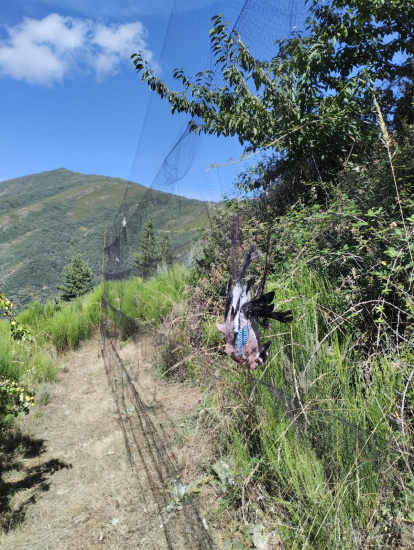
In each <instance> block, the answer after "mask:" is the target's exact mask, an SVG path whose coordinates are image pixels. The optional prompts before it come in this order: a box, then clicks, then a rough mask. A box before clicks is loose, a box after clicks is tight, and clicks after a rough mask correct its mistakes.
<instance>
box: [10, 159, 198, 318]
mask: <svg viewBox="0 0 414 550" xmlns="http://www.w3.org/2000/svg"><path fill="white" fill-rule="evenodd" d="M126 185H127V182H126V181H125V180H122V179H118V178H110V177H106V176H95V175H84V174H79V173H77V172H70V171H69V170H65V169H64V168H61V169H58V170H52V171H50V172H42V173H40V174H34V175H30V176H24V177H21V178H16V179H12V180H7V181H3V182H0V266H1V267H0V290H1V291H2V292H5V293H6V294H7V295H8V296H9V297H10V298H11V299H12V301H13V302H14V303H15V305H16V306H17V307H18V308H21V307H24V306H25V305H27V303H28V302H30V301H31V300H32V299H34V298H35V299H38V300H41V301H45V300H46V299H49V298H52V297H54V296H58V295H59V291H58V290H57V289H56V285H57V284H59V283H61V282H62V270H63V268H64V266H65V265H67V264H68V263H70V261H71V259H72V258H73V256H74V255H75V254H77V253H80V254H82V257H83V259H84V260H87V261H88V262H89V265H90V267H91V269H92V271H93V273H94V284H97V283H98V282H99V281H100V272H101V262H102V246H103V235H104V228H105V225H110V224H111V223H112V221H113V219H114V217H115V214H116V213H117V211H118V209H119V206H120V204H121V201H122V198H123V195H124V192H125V188H126ZM147 191H148V189H147V188H146V187H144V186H143V185H138V184H134V185H132V186H130V187H129V190H128V200H129V202H130V201H131V200H132V201H133V202H134V203H135V201H136V205H139V203H140V201H141V200H142V198H143V197H144V195H145V194H146V193H147ZM163 196H165V194H163ZM162 202H163V203H165V201H162ZM151 215H152V217H153V219H154V225H155V228H156V229H157V231H159V232H160V233H162V234H165V233H166V232H168V233H169V234H170V236H171V240H172V242H173V243H174V244H175V245H179V244H182V243H184V242H186V241H188V240H189V239H191V238H194V236H195V235H196V230H197V228H199V227H200V226H202V225H203V223H204V222H205V220H206V208H205V203H203V202H201V201H197V200H193V199H185V198H180V214H179V217H175V219H172V216H171V213H170V212H168V211H167V208H166V207H161V208H156V207H153V208H152V212H151ZM136 245H137V249H138V246H139V239H138V242H137V243H136Z"/></svg>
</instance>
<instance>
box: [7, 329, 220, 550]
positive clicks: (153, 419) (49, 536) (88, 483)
mask: <svg viewBox="0 0 414 550" xmlns="http://www.w3.org/2000/svg"><path fill="white" fill-rule="evenodd" d="M115 355H119V357H121V358H122V362H121V364H120V365H121V366H119V365H118V366H114V363H113V362H110V363H109V364H110V365H112V366H110V367H109V368H108V364H107V365H106V368H105V364H104V361H103V359H102V357H100V358H98V346H97V344H96V343H89V344H87V345H85V347H83V348H82V349H81V350H79V351H77V352H73V353H72V354H71V356H70V357H69V359H68V361H67V364H66V366H65V368H64V369H63V371H62V373H61V374H60V375H59V377H58V381H57V383H56V384H53V385H52V386H51V391H50V397H49V399H48V403H47V404H46V405H44V406H42V405H38V407H37V408H36V409H34V410H33V411H32V412H31V414H30V415H29V416H28V417H27V418H25V419H24V421H23V428H22V431H23V433H25V434H26V436H25V438H24V440H22V445H21V451H22V454H21V456H20V458H19V461H18V462H14V463H13V464H11V465H9V467H8V468H6V470H7V471H6V472H3V485H4V486H5V488H6V489H7V492H8V494H9V495H13V498H12V501H11V506H10V510H9V521H10V525H13V524H14V525H13V528H10V529H9V530H8V531H6V532H4V533H3V534H2V535H0V548H1V549H2V550H24V549H30V550H35V549H50V550H52V549H53V550H66V549H71V550H72V549H76V550H77V549H81V550H83V549H85V550H87V549H92V548H101V547H102V548H111V549H123V550H128V549H132V548H134V549H136V548H142V549H144V548H145V549H148V550H152V549H153V550H163V549H164V548H166V549H168V550H169V549H175V548H177V549H181V548H182V549H183V550H184V549H187V548H188V549H191V548H194V549H198V548H200V549H204V548H206V549H207V548H213V546H212V542H211V539H210V537H209V532H208V531H206V529H205V527H206V525H207V524H206V521H205V519H204V517H203V514H202V512H200V511H199V510H198V508H196V505H195V504H196V503H195V502H194V499H193V498H191V499H189V500H188V501H187V499H186V498H184V499H183V498H182V492H183V490H184V489H186V490H187V489H188V485H185V484H186V483H187V480H191V481H192V482H193V486H194V480H197V479H200V476H202V475H203V472H202V470H201V469H200V459H201V458H203V460H205V461H208V460H209V457H208V444H207V443H206V441H204V440H203V441H201V439H200V437H202V436H201V434H200V432H199V431H198V430H197V429H192V430H190V432H189V431H188V430H187V431H185V430H184V429H182V430H181V432H180V428H179V427H180V426H181V427H182V426H184V428H185V427H186V426H187V419H188V418H191V417H194V411H196V410H197V407H199V406H200V402H201V399H202V398H201V395H200V393H199V390H198V389H197V388H194V387H191V386H187V385H182V384H180V385H178V384H174V383H166V382H163V381H161V380H160V379H158V378H156V377H155V376H154V370H153V367H152V361H153V349H152V346H151V344H150V342H149V340H148V338H144V339H142V341H141V343H140V344H139V345H135V344H128V345H126V346H124V347H123V349H121V350H115ZM106 371H107V372H106ZM175 428H178V432H177V430H176V429H175ZM200 449H203V453H202V454H204V456H203V457H201V456H200ZM177 472H178V476H179V477H178V476H177ZM184 480H186V481H184ZM204 501H205V505H206V506H207V507H208V505H209V504H211V503H209V502H207V501H208V497H207V501H206V499H205V498H204ZM199 502H200V499H199V500H198V503H199Z"/></svg>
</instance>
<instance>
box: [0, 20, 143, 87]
mask: <svg viewBox="0 0 414 550" xmlns="http://www.w3.org/2000/svg"><path fill="white" fill-rule="evenodd" d="M6 33H7V36H6V37H5V38H1V37H0V76H1V77H9V78H13V79H16V80H26V81H28V82H30V83H32V84H40V85H51V84H54V83H56V82H62V81H63V80H64V79H65V78H69V77H71V76H74V75H76V74H79V73H90V74H93V75H95V77H96V78H98V79H103V78H105V77H107V76H109V75H113V74H115V73H117V72H118V71H119V70H120V67H121V66H122V64H128V63H129V64H131V62H130V56H131V54H132V53H136V52H137V51H139V50H141V51H143V53H144V57H145V58H146V59H151V52H150V51H148V50H147V49H146V41H145V40H146V35H147V31H146V29H145V27H144V26H143V25H142V23H140V22H139V21H136V22H134V23H126V24H123V25H111V26H105V25H102V24H98V23H95V22H93V21H91V20H89V19H80V18H74V17H63V16H61V15H58V14H56V13H54V14H50V15H48V16H47V17H45V18H44V19H40V20H38V19H29V18H25V19H24V20H23V21H22V23H20V24H19V25H16V26H15V27H6ZM131 66H132V65H131Z"/></svg>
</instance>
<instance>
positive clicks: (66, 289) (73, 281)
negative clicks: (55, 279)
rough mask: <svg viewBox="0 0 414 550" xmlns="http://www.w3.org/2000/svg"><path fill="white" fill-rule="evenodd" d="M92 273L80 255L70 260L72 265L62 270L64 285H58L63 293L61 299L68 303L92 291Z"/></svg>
mask: <svg viewBox="0 0 414 550" xmlns="http://www.w3.org/2000/svg"><path fill="white" fill-rule="evenodd" d="M92 277H93V273H92V271H91V269H90V267H89V265H88V263H87V262H84V261H83V260H82V257H81V255H80V254H78V255H77V256H75V257H74V258H73V259H72V263H71V264H68V265H67V266H65V268H64V269H63V278H64V284H63V285H58V287H57V288H58V289H59V290H62V291H63V294H62V299H63V300H65V301H66V302H68V301H69V300H72V299H73V298H77V297H78V296H83V295H84V294H86V293H87V292H89V291H90V290H92Z"/></svg>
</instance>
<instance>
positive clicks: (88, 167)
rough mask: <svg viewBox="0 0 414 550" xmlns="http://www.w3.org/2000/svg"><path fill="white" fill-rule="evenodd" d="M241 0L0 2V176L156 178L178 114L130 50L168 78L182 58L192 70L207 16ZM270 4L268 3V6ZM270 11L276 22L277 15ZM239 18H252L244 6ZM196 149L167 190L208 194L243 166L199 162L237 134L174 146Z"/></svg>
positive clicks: (204, 55)
mask: <svg viewBox="0 0 414 550" xmlns="http://www.w3.org/2000/svg"><path fill="white" fill-rule="evenodd" d="M265 1H266V0H265ZM295 1H298V0H281V1H279V2H278V3H277V5H278V6H279V5H282V4H283V3H287V6H291V5H292V2H293V3H294V2H295ZM244 4H245V3H244V1H243V0H226V1H224V0H221V1H218V0H176V1H175V2H174V0H100V1H99V2H98V1H97V0H30V1H27V0H2V1H1V2H0V120H1V130H2V131H1V137H0V155H1V157H0V158H1V162H0V181H3V180H6V179H11V178H17V177H20V176H24V175H27V174H33V173H38V172H42V171H47V170H53V169H55V168H61V167H64V168H66V169H68V170H73V171H77V172H81V173H85V174H102V175H106V176H113V177H121V178H124V179H131V180H133V181H135V182H138V183H143V184H144V185H148V186H151V185H152V184H153V182H154V181H159V177H158V179H157V177H156V176H157V174H159V170H160V167H162V163H163V160H164V159H165V157H166V156H167V155H168V152H169V151H170V150H171V148H172V146H173V144H174V142H175V140H176V139H177V138H178V136H179V135H180V129H181V128H183V127H185V123H186V118H185V117H184V116H176V115H175V116H172V115H171V112H170V109H169V106H168V105H167V104H166V103H165V102H162V101H161V100H160V99H159V98H158V97H156V96H154V94H151V92H150V91H149V89H148V88H147V86H146V85H144V84H143V83H142V82H141V80H140V78H139V76H138V75H137V74H136V72H135V71H134V69H133V65H132V62H131V60H130V56H131V54H132V53H135V52H137V51H139V50H142V51H143V52H144V56H145V58H146V59H148V60H149V61H150V62H151V63H152V65H153V66H154V67H157V68H158V70H159V72H160V74H161V76H162V78H163V79H166V81H167V82H168V83H169V84H171V83H172V79H171V72H172V70H173V69H174V68H175V67H185V68H186V70H187V72H188V73H189V74H190V75H191V76H193V75H194V74H195V73H196V72H198V71H201V70H205V69H207V68H209V66H210V65H209V64H211V57H210V54H209V38H208V30H209V28H210V27H211V23H210V19H211V17H212V16H213V15H215V14H217V13H222V12H224V14H225V17H226V18H227V19H228V20H229V21H232V22H233V21H236V20H237V18H238V16H239V14H240V10H241V9H242V7H243V5H244ZM268 4H269V5H270V8H267V9H268V10H269V9H270V10H272V6H275V4H274V2H272V1H269V0H268ZM173 5H174V6H175V7H174V12H173V17H172V18H171V12H172V7H173ZM286 9H288V8H286ZM289 9H290V8H289ZM275 15H277V17H278V19H279V20H280V14H275ZM245 16H246V20H249V21H251V19H252V15H251V14H249V13H246V14H245ZM270 19H271V18H270ZM239 20H240V21H242V19H239ZM289 25H291V20H290V19H289ZM274 28H275V26H274V25H273V26H272V33H271V34H272V36H271V40H272V42H273V40H274V39H275V38H276V34H275V35H274V36H273V34H274V33H273V29H274ZM288 30H290V27H289V29H284V32H286V31H288ZM257 31H259V33H260V28H259V29H256V32H257ZM262 34H263V33H262ZM284 37H286V36H284ZM196 150H197V151H198V161H197V162H198V164H197V170H196V172H194V174H193V175H192V176H191V170H190V171H189V175H188V177H187V178H183V179H182V180H180V182H177V185H176V186H175V187H174V189H173V190H172V191H176V192H179V193H181V194H183V195H186V196H195V197H200V198H204V199H208V200H217V199H218V198H219V197H220V194H221V193H226V192H228V191H229V190H230V189H231V187H232V182H233V180H234V177H235V174H236V173H237V172H240V171H241V169H242V166H241V164H237V165H236V166H235V167H233V168H231V169H224V170H223V171H222V172H221V173H220V174H217V169H215V171H216V173H215V175H214V177H213V176H212V175H211V174H210V173H209V172H206V168H207V167H208V165H209V164H211V163H213V162H218V163H223V162H225V160H226V159H227V158H229V157H233V158H237V156H238V155H239V154H240V153H241V148H240V147H239V145H238V144H237V143H236V142H235V140H233V141H227V142H226V143H225V144H224V142H223V141H220V140H217V139H214V138H213V140H211V139H210V140H209V141H207V142H206V143H203V145H202V146H199V145H197V146H195V145H194V143H191V144H190V145H189V146H188V148H187V149H186V150H185V149H184V148H183V150H182V151H180V154H184V152H185V151H186V154H187V153H189V154H190V156H194V155H195V152H196ZM181 169H182V168H180V170H181ZM162 170H163V168H162ZM174 170H175V168H174ZM226 170H227V171H226ZM210 172H211V171H210ZM200 174H203V175H202V176H200ZM205 174H207V175H205Z"/></svg>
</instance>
